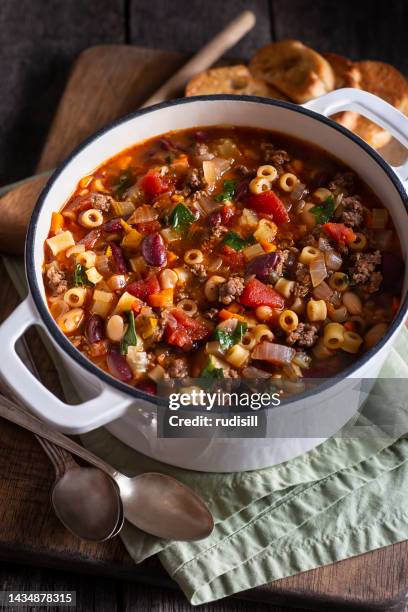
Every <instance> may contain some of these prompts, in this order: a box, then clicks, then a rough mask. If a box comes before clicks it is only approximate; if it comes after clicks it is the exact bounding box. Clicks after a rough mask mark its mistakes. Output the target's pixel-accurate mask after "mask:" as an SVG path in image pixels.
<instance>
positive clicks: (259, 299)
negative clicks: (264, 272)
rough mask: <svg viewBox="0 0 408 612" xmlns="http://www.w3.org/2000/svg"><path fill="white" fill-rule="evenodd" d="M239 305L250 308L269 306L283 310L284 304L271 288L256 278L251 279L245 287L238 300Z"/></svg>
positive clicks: (281, 298)
mask: <svg viewBox="0 0 408 612" xmlns="http://www.w3.org/2000/svg"><path fill="white" fill-rule="evenodd" d="M240 302H241V304H243V305H244V306H248V307H250V308H257V307H258V306H270V307H271V308H283V306H284V304H285V302H284V300H283V297H282V296H281V295H279V293H277V292H276V291H275V289H273V288H272V287H269V285H265V283H261V281H259V280H258V279H257V278H252V279H251V280H250V281H249V282H248V283H247V284H246V286H245V289H244V291H243V292H242V295H241V298H240Z"/></svg>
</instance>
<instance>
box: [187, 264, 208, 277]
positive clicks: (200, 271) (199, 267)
mask: <svg viewBox="0 0 408 612" xmlns="http://www.w3.org/2000/svg"><path fill="white" fill-rule="evenodd" d="M188 267H189V269H190V272H192V273H193V274H194V276H197V278H198V279H199V280H200V281H204V280H205V279H206V278H207V272H206V269H205V266H204V264H202V263H196V264H191V266H188Z"/></svg>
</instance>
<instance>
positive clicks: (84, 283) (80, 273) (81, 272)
mask: <svg viewBox="0 0 408 612" xmlns="http://www.w3.org/2000/svg"><path fill="white" fill-rule="evenodd" d="M74 287H93V283H91V282H90V281H89V280H88V277H87V275H86V268H85V266H83V265H81V264H79V263H78V264H77V265H76V266H75V269H74Z"/></svg>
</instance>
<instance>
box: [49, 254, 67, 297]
mask: <svg viewBox="0 0 408 612" xmlns="http://www.w3.org/2000/svg"><path fill="white" fill-rule="evenodd" d="M45 280H46V283H47V286H48V288H49V289H50V291H51V293H52V295H54V296H56V295H61V294H62V293H65V291H67V289H68V282H67V280H66V277H65V272H64V271H63V270H61V269H60V267H59V265H58V263H57V262H56V261H53V262H52V263H50V264H49V265H48V266H47V269H46V271H45Z"/></svg>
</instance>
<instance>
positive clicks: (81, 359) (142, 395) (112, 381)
mask: <svg viewBox="0 0 408 612" xmlns="http://www.w3.org/2000/svg"><path fill="white" fill-rule="evenodd" d="M217 101H228V102H252V103H254V104H263V105H268V106H272V107H273V106H277V107H281V108H285V109H287V110H290V111H293V112H295V113H299V114H301V115H306V116H307V117H310V118H312V119H314V120H316V121H318V122H320V123H323V124H325V125H328V126H329V127H331V128H332V129H334V130H337V131H338V132H340V133H341V134H342V135H343V136H345V137H346V138H348V139H350V140H352V141H353V142H354V143H355V144H357V145H358V146H359V147H360V148H361V149H362V150H363V151H364V152H365V153H366V154H367V155H369V156H370V157H371V158H372V159H374V161H375V162H376V163H377V164H378V165H379V166H380V168H381V169H382V170H383V171H384V172H385V174H386V175H387V176H388V178H389V179H390V180H391V182H392V183H393V185H394V187H395V188H396V190H397V192H398V194H399V196H400V198H401V202H402V204H403V206H404V208H405V212H406V213H407V216H408V194H407V192H406V191H405V189H404V186H403V184H402V182H401V180H400V178H399V177H398V175H397V174H396V173H395V172H394V170H393V169H392V167H391V166H390V165H389V164H388V163H387V162H386V161H385V160H384V159H383V158H382V157H381V156H380V155H379V154H378V153H377V151H375V150H374V149H373V148H371V147H370V146H369V145H368V144H367V143H366V142H365V141H364V140H362V139H361V138H360V137H359V136H357V135H356V134H354V133H353V132H351V131H349V130H348V129H346V128H344V127H343V126H341V125H339V124H338V123H335V122H334V121H332V120H331V119H329V118H327V117H325V116H323V115H321V114H319V113H316V112H315V111H312V110H309V109H307V108H304V107H302V106H298V105H296V104H294V103H292V102H284V101H281V100H273V99H269V98H262V97H259V96H242V95H232V94H219V95H210V96H209V95H207V96H194V97H190V98H177V99H174V100H170V101H168V102H161V103H160V104H155V105H153V106H149V107H147V108H142V109H140V110H138V111H135V112H133V113H129V114H127V115H125V116H123V117H121V118H119V119H116V120H115V121H112V122H111V123H109V125H107V126H105V127H104V128H102V129H100V130H98V131H97V132H95V133H94V134H92V135H91V136H89V137H88V138H86V139H85V140H84V141H83V142H82V143H81V144H79V145H78V146H77V147H75V149H74V150H73V151H72V153H71V154H70V155H68V157H66V158H65V159H64V161H63V162H61V163H60V164H59V165H58V166H57V168H56V169H55V171H54V172H53V174H52V175H51V177H50V178H49V180H48V181H47V183H46V185H45V187H44V188H43V190H42V192H41V194H40V196H39V198H38V200H37V202H36V205H35V207H34V209H33V213H32V216H31V219H30V224H29V227H28V231H27V236H26V244H25V269H26V276H27V280H28V286H29V289H30V293H31V296H32V298H33V300H34V303H35V306H36V308H37V310H38V312H39V314H40V317H41V319H42V321H43V322H44V324H45V325H46V328H47V331H48V333H50V334H51V336H52V338H53V340H54V341H55V342H56V343H57V345H58V346H59V348H61V349H62V350H63V351H64V353H67V354H68V355H69V356H70V357H71V358H72V359H73V360H74V361H75V362H77V363H78V364H79V365H81V366H82V367H84V368H85V370H87V371H88V372H90V373H91V374H93V375H95V376H97V377H98V378H99V379H100V380H102V381H103V382H104V383H106V384H108V385H111V386H112V387H115V388H116V389H117V390H118V391H121V392H122V393H126V394H127V395H129V396H131V397H134V398H136V399H139V400H144V401H147V402H149V403H151V404H155V405H157V404H160V405H163V406H166V405H167V403H166V402H165V399H164V398H159V397H157V396H152V395H150V394H149V393H146V392H144V391H141V390H139V389H137V388H136V387H132V386H130V385H127V384H126V383H123V382H121V381H120V380H118V379H116V378H114V377H113V376H111V375H110V374H108V373H107V372H105V371H104V370H102V369H101V368H99V367H98V366H96V365H94V363H93V362H92V361H90V360H89V359H87V358H86V357H85V356H84V355H83V354H82V353H81V352H80V351H78V350H77V349H76V348H75V347H74V345H73V344H71V342H70V341H69V340H68V339H67V338H66V336H65V335H64V334H63V333H62V332H60V331H59V330H58V329H57V328H56V326H55V323H54V320H53V318H52V316H51V313H50V312H49V310H48V308H47V306H46V304H45V302H44V300H43V298H42V296H41V292H40V287H39V285H38V283H37V279H36V275H35V272H34V270H35V268H34V265H35V258H34V236H35V232H36V230H37V225H38V219H39V216H40V213H41V210H42V206H43V203H44V201H45V199H46V197H47V195H48V193H49V191H50V189H51V187H52V186H53V185H54V183H55V182H56V180H57V179H58V178H59V176H60V174H61V173H62V172H63V170H64V169H65V168H66V167H67V166H68V165H69V164H70V163H71V161H72V160H73V159H74V158H75V157H76V156H77V155H78V154H79V153H80V152H81V151H82V150H83V149H84V148H85V147H87V146H88V145H90V144H92V143H93V142H95V141H97V140H98V139H99V138H101V137H102V136H104V134H105V133H107V132H109V131H110V130H111V129H113V128H116V127H118V126H119V125H122V124H123V123H126V122H127V121H130V120H133V119H135V118H138V117H142V116H143V115H146V114H148V113H151V112H154V111H157V110H161V109H164V108H169V107H172V106H178V105H180V104H194V103H195V102H217ZM192 127H194V126H192ZM197 127H199V126H197ZM329 153H330V151H329ZM406 265H407V262H405V266H406ZM407 312H408V292H407V295H406V296H405V298H404V300H403V302H402V303H401V305H400V309H399V312H398V314H397V316H396V317H395V318H394V319H393V321H392V322H391V325H390V326H389V328H388V330H387V333H386V334H385V336H384V337H383V338H382V339H381V340H380V342H378V343H377V344H376V345H375V346H374V347H373V348H371V349H369V350H368V351H366V352H365V353H364V354H363V355H362V356H361V357H360V358H359V359H357V360H356V361H355V362H354V363H353V364H352V365H350V366H348V367H347V368H345V369H344V370H341V371H340V372H339V373H338V374H337V375H336V376H334V377H331V378H330V379H327V380H326V382H324V383H323V384H321V385H318V386H317V388H316V389H312V390H310V391H306V392H305V393H302V394H299V395H296V396H295V399H294V400H293V401H296V402H297V401H298V400H302V399H304V398H306V397H310V396H312V395H315V394H317V393H321V392H322V391H324V390H326V389H327V388H329V387H332V386H334V385H335V384H336V383H338V382H340V381H341V380H343V379H346V378H349V377H350V376H351V375H352V374H353V373H354V372H356V371H357V370H358V369H359V368H361V367H362V366H364V365H365V364H366V363H367V362H369V361H370V360H371V359H372V358H373V357H374V356H375V354H376V353H378V352H380V350H381V349H382V348H383V347H384V346H385V345H386V344H387V342H388V341H389V340H390V338H391V336H392V335H393V334H394V333H395V331H396V329H397V328H398V327H399V326H400V325H401V324H402V322H403V320H404V319H405V318H406V316H407Z"/></svg>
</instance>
